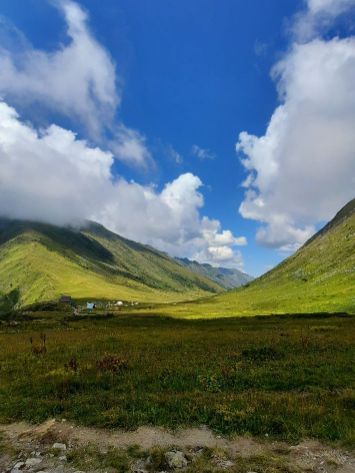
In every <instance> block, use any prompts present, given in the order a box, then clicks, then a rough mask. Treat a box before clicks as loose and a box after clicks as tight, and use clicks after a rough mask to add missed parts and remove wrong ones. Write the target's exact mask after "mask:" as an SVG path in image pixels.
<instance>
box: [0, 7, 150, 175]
mask: <svg viewBox="0 0 355 473" xmlns="http://www.w3.org/2000/svg"><path fill="white" fill-rule="evenodd" d="M55 4H56V5H57V6H58V8H59V10H60V12H61V13H62V14H63V17H64V19H65V22H66V28H67V29H66V33H67V36H68V42H67V43H66V44H60V45H59V46H58V47H57V49H55V50H54V51H44V50H40V49H35V48H33V47H32V46H31V45H30V44H29V42H28V41H27V40H26V39H25V38H24V36H23V35H22V33H21V32H17V33H16V30H15V28H14V27H13V26H11V25H10V27H9V26H8V25H7V24H6V23H4V21H3V22H2V23H1V27H2V32H3V36H4V37H6V36H7V37H9V36H11V38H12V39H11V40H10V41H5V40H4V41H2V45H1V46H0V94H1V95H2V97H3V98H4V99H5V100H6V101H8V102H11V103H14V104H16V105H17V106H21V107H24V108H26V109H27V110H30V106H31V107H32V108H31V110H33V105H34V104H35V105H36V106H38V105H40V106H41V107H42V108H43V109H46V110H48V111H54V112H55V113H60V114H62V115H65V116H66V117H69V118H70V119H71V120H72V121H73V123H75V122H79V123H81V125H83V126H84V128H85V129H86V131H87V132H88V133H89V136H90V137H91V139H93V140H94V141H96V142H97V143H100V144H101V145H103V144H105V145H106V146H110V147H111V150H112V151H113V152H114V154H115V157H116V158H117V159H120V160H122V161H125V162H128V163H131V164H133V165H135V166H137V165H142V166H146V165H147V163H149V162H151V161H152V158H151V155H150V152H149V150H148V149H147V147H146V144H145V138H144V136H142V134H140V133H139V132H137V131H135V130H132V129H129V128H127V127H125V126H124V125H123V124H118V125H117V124H116V123H115V114H116V112H117V109H118V107H119V105H120V103H121V95H122V91H121V84H120V81H119V80H118V79H117V76H116V67H115V64H114V61H113V59H112V58H111V56H110V54H109V53H108V51H107V50H106V49H105V48H104V47H103V46H102V45H101V44H100V43H99V42H98V41H97V40H96V39H95V37H94V36H93V34H92V33H91V31H90V29H89V26H88V15H87V13H86V12H85V11H84V10H83V9H82V8H81V7H80V6H79V5H78V4H77V3H75V2H73V1H71V0H58V1H57V2H56V3H55ZM6 27H8V29H9V28H10V30H11V32H10V33H11V34H10V35H6V34H5V33H6V31H4V30H5V29H6ZM14 32H15V33H16V34H14ZM107 133H108V134H109V135H111V136H112V139H111V140H109V142H107V143H105V139H104V135H105V134H107Z"/></svg>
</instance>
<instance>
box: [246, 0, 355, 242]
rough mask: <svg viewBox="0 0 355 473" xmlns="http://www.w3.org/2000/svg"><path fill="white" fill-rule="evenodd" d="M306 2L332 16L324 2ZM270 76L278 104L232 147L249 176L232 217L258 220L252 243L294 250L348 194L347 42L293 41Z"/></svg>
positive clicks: (354, 164) (351, 178) (352, 50)
mask: <svg viewBox="0 0 355 473" xmlns="http://www.w3.org/2000/svg"><path fill="white" fill-rule="evenodd" d="M345 3H346V4H348V5H350V4H351V5H352V4H353V3H354V2H340V3H339V2H336V5H337V7H339V9H338V10H337V11H340V7H341V5H343V6H344V7H345ZM309 5H310V8H312V9H313V10H312V11H311V10H310V13H309V14H312V15H313V12H320V11H331V12H333V13H334V12H335V10H333V9H332V6H333V5H335V3H334V2H331V1H328V2H326V1H325V0H324V1H318V2H316V1H314V2H312V1H310V2H309ZM334 8H335V7H334ZM334 14H335V13H334ZM273 77H274V78H275V80H277V86H278V91H279V95H280V100H281V104H280V105H279V106H278V107H277V108H276V109H275V111H274V113H273V115H272V117H271V120H270V123H269V124H268V127H267V130H266V133H265V135H264V136H261V137H257V136H254V135H251V134H249V133H247V132H242V133H240V136H239V141H238V143H237V151H238V152H242V153H243V154H244V158H243V159H242V163H243V165H244V167H245V168H246V169H247V170H248V171H249V175H248V177H247V179H246V180H245V181H244V183H243V185H244V187H246V188H247V191H246V193H245V198H244V201H243V202H242V204H241V206H240V213H241V214H242V216H243V217H245V218H250V219H254V220H258V221H260V222H262V224H263V225H262V227H261V228H260V229H259V230H258V232H257V235H256V237H257V240H258V241H259V242H260V243H263V244H265V245H267V246H272V247H277V248H282V249H294V248H295V247H297V246H299V245H300V244H302V243H303V242H304V241H305V240H306V239H307V238H308V237H309V236H311V235H312V233H314V231H315V227H314V225H315V224H317V223H320V222H322V221H325V220H328V219H329V218H331V217H332V216H333V215H334V214H335V212H336V211H337V210H339V208H340V207H341V206H342V205H344V204H345V203H346V202H347V201H348V200H350V199H351V198H353V197H354V189H355V133H354V130H355V94H354V84H355V38H354V37H348V38H344V39H339V38H333V39H331V40H327V41H326V40H323V39H321V38H316V39H313V40H311V41H308V42H305V43H294V44H293V46H292V48H291V49H290V50H289V52H288V53H287V54H286V56H285V57H284V58H283V59H282V60H281V61H280V62H279V63H278V64H276V66H275V67H274V69H273Z"/></svg>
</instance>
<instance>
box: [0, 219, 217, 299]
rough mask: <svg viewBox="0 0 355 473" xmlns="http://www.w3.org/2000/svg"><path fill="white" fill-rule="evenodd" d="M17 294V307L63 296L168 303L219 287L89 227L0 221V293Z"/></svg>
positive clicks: (135, 245)
mask: <svg viewBox="0 0 355 473" xmlns="http://www.w3.org/2000/svg"><path fill="white" fill-rule="evenodd" d="M17 290H18V291H19V304H20V305H26V304H31V303H33V302H36V301H45V300H52V299H55V298H57V297H58V296H59V295H60V294H63V293H68V294H70V295H71V296H73V297H76V298H107V299H123V300H138V301H146V302H148V301H149V302H151V301H159V302H168V301H178V300H183V299H184V300H185V299H193V298H197V297H201V296H203V295H206V294H211V293H216V292H221V291H222V288H221V286H219V285H217V284H216V283H214V282H213V281H210V280H208V279H207V278H205V277H202V276H199V275H196V274H194V273H192V272H190V271H189V270H187V269H186V268H183V267H181V265H179V264H178V263H177V262H176V261H175V260H174V259H172V258H169V257H168V256H167V255H165V254H163V253H161V252H159V251H157V250H154V249H152V248H150V247H148V246H145V245H141V244H138V243H135V242H133V241H130V240H127V239H124V238H122V237H120V236H118V235H116V234H114V233H112V232H110V231H108V230H106V229H105V228H104V227H102V226H101V225H98V224H95V223H88V224H87V226H86V227H85V228H84V229H82V230H80V231H79V230H75V229H72V228H61V227H56V226H53V225H46V224H42V223H34V222H24V221H15V220H7V219H2V220H0V293H2V294H3V295H6V294H9V293H11V291H12V294H14V291H17ZM12 297H13V296H12ZM3 300H5V299H4V298H3Z"/></svg>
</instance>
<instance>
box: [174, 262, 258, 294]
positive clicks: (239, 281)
mask: <svg viewBox="0 0 355 473" xmlns="http://www.w3.org/2000/svg"><path fill="white" fill-rule="evenodd" d="M175 259H176V261H177V262H178V263H180V264H181V265H182V266H184V267H185V268H188V269H189V270H190V271H192V272H193V273H196V274H199V275H201V276H205V277H206V278H208V279H211V280H212V281H214V282H216V283H217V284H219V285H220V286H222V287H223V288H224V289H234V288H236V287H240V286H243V285H244V284H246V283H248V282H250V281H252V280H253V277H252V276H249V275H248V274H245V273H243V272H242V271H239V270H238V269H230V268H220V267H219V268H215V267H213V266H211V265H210V264H201V263H198V262H197V261H191V260H189V259H188V258H175Z"/></svg>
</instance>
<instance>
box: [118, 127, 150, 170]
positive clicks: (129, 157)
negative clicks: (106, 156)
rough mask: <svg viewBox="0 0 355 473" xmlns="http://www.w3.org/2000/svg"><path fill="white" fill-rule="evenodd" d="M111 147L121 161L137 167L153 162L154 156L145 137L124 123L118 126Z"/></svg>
mask: <svg viewBox="0 0 355 473" xmlns="http://www.w3.org/2000/svg"><path fill="white" fill-rule="evenodd" d="M110 149H111V151H112V152H113V153H114V155H115V156H117V157H118V158H119V159H120V160H121V161H124V162H126V163H128V164H132V165H134V166H136V167H143V168H144V167H147V166H148V165H149V164H151V163H152V162H153V157H152V155H151V153H150V151H149V150H148V148H147V146H146V139H145V137H144V136H143V135H142V134H141V133H139V132H138V131H136V130H132V128H127V127H126V126H124V125H123V124H120V125H119V126H118V127H117V130H116V133H115V139H114V140H112V141H111V143H110Z"/></svg>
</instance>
